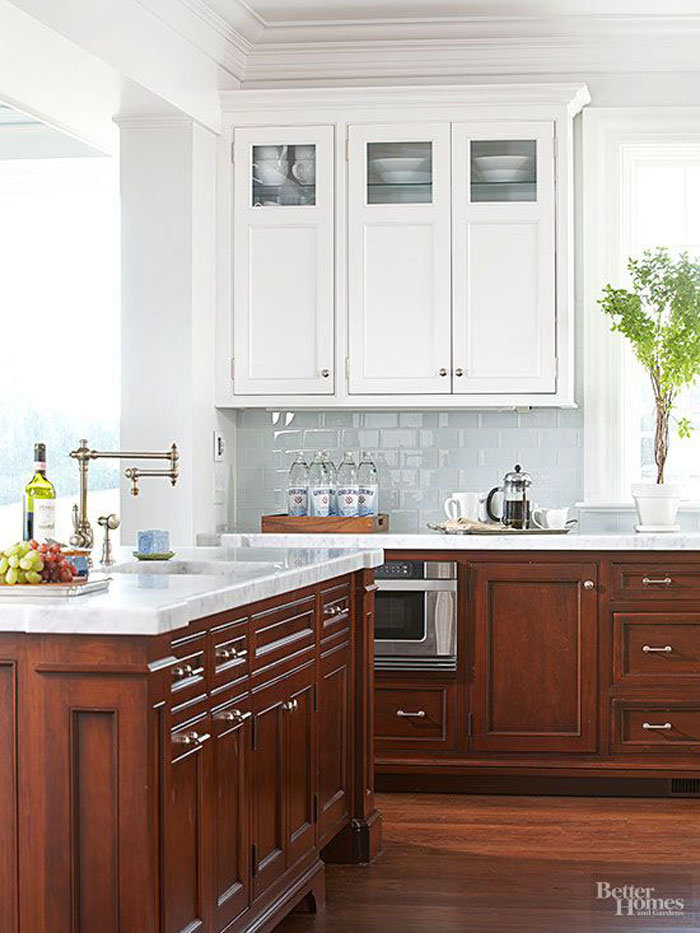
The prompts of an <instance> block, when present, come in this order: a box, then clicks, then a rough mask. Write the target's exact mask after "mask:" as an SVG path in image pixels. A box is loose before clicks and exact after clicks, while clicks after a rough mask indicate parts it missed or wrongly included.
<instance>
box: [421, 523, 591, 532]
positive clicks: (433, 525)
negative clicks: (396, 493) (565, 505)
mask: <svg viewBox="0 0 700 933" xmlns="http://www.w3.org/2000/svg"><path fill="white" fill-rule="evenodd" d="M427 526H428V528H430V529H431V531H439V532H440V534H442V535H568V533H569V532H570V531H571V530H572V528H573V527H574V526H573V525H572V526H570V527H569V528H506V527H505V526H504V525H494V526H493V528H460V529H455V530H449V531H448V530H447V528H443V526H442V525H438V524H436V523H435V522H427Z"/></svg>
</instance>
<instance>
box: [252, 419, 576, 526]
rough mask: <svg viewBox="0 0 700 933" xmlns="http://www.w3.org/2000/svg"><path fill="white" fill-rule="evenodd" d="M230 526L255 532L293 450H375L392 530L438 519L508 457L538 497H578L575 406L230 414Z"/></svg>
mask: <svg viewBox="0 0 700 933" xmlns="http://www.w3.org/2000/svg"><path fill="white" fill-rule="evenodd" d="M237 424H238V431H237V447H238V456H237V468H236V469H237V516H238V520H237V527H238V529H239V530H240V531H257V530H259V527H260V515H261V514H262V513H263V512H279V511H283V510H284V509H285V508H286V500H285V494H286V484H287V473H288V471H289V467H290V465H291V462H292V460H293V459H294V457H295V455H296V454H297V453H298V452H299V451H304V453H306V454H307V455H309V454H312V453H313V452H314V451H316V450H329V451H331V455H332V457H333V459H334V461H335V462H336V463H337V462H338V461H339V460H340V454H341V452H342V451H343V450H352V451H354V452H355V453H356V455H357V453H358V452H359V451H360V450H363V449H367V450H370V451H372V453H373V454H375V456H376V463H377V467H378V470H379V483H380V502H379V507H380V510H381V511H386V512H390V513H391V529H392V530H393V531H404V532H415V531H422V530H424V529H425V525H426V522H432V521H440V520H442V518H443V517H444V516H443V511H442V503H443V501H444V500H445V498H446V497H447V496H448V495H450V493H452V492H454V491H456V490H484V491H486V490H488V489H490V488H491V487H492V486H496V485H498V484H499V483H500V481H501V479H502V477H503V474H504V473H505V472H506V471H507V470H511V469H512V468H513V465H514V464H515V463H521V464H522V466H523V469H524V470H527V471H528V472H529V473H531V474H532V478H533V481H534V491H533V499H534V501H536V502H537V503H538V504H539V505H550V506H559V505H573V504H574V503H575V502H578V501H580V500H581V499H582V498H583V446H582V445H583V413H582V412H581V411H580V410H576V409H574V410H563V409H561V410H555V409H540V410H537V411H530V412H512V411H504V412H494V411H488V412H475V411H454V412H452V411H450V412H420V411H418V412H398V413H397V412H381V411H380V412H375V411H372V412H367V411H365V412H338V411H335V412H324V411H318V412H317V411H301V412H292V411H286V412H285V411H281V412H269V411H261V410H258V409H247V410H245V411H239V412H238V413H237Z"/></svg>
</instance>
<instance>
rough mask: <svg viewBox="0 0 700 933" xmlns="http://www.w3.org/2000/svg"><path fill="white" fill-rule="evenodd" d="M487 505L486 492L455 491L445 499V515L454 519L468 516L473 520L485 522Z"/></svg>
mask: <svg viewBox="0 0 700 933" xmlns="http://www.w3.org/2000/svg"><path fill="white" fill-rule="evenodd" d="M485 505H486V493H483V492H453V493H452V495H451V496H450V497H449V498H448V499H445V506H444V508H445V515H446V516H447V517H448V518H449V519H451V520H452V521H455V519H457V518H467V519H469V520H470V521H473V522H483V521H484V520H485V516H486V511H485Z"/></svg>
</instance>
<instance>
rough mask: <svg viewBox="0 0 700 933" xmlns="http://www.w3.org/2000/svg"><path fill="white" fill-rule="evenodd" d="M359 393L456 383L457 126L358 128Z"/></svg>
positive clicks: (353, 383)
mask: <svg viewBox="0 0 700 933" xmlns="http://www.w3.org/2000/svg"><path fill="white" fill-rule="evenodd" d="M348 334H349V373H348V391H349V393H350V394H352V395H354V394H370V395H371V394H375V393H382V394H387V395H396V394H407V393H409V394H410V393H413V394H415V393H419V394H428V393H440V392H445V391H448V390H449V383H450V371H451V323H450V127H449V125H448V124H444V123H443V124H435V123H426V124H423V123H416V124H411V125H407V126H394V125H392V126H382V125H362V126H350V127H349V128H348Z"/></svg>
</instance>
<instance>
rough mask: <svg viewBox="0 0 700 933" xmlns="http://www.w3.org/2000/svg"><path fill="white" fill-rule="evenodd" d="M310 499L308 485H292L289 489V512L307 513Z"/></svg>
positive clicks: (290, 513)
mask: <svg viewBox="0 0 700 933" xmlns="http://www.w3.org/2000/svg"><path fill="white" fill-rule="evenodd" d="M308 501H309V497H308V493H307V491H306V486H290V487H289V489H288V490H287V514H288V515H306V512H307V508H308Z"/></svg>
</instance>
